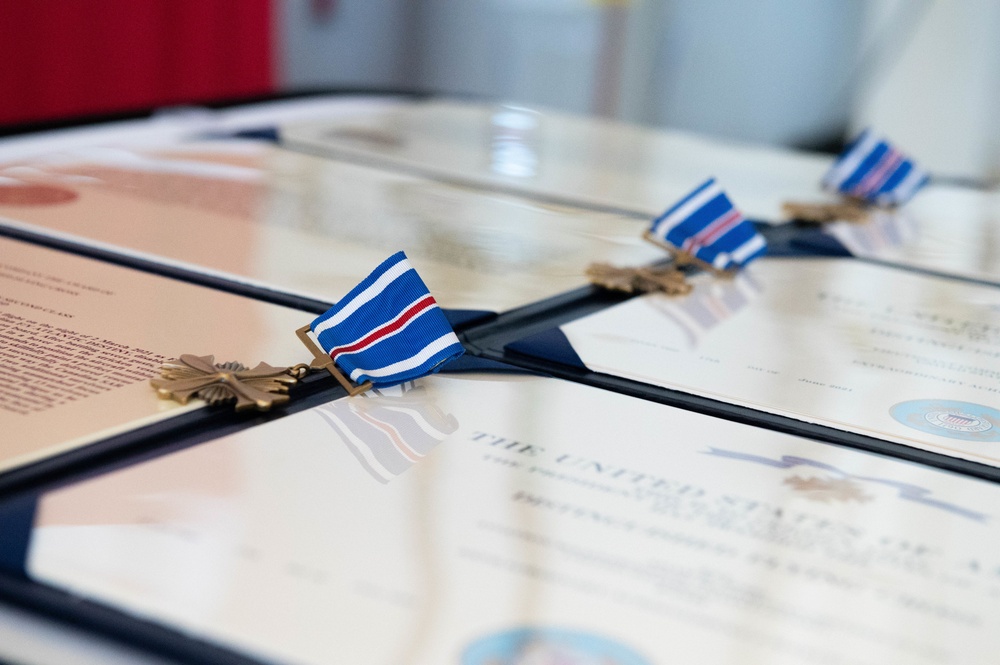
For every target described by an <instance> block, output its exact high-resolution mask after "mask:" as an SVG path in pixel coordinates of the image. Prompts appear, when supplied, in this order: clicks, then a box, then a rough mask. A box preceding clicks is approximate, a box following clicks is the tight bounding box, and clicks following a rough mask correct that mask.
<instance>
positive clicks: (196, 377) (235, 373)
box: [150, 354, 309, 411]
mask: <svg viewBox="0 0 1000 665" xmlns="http://www.w3.org/2000/svg"><path fill="white" fill-rule="evenodd" d="M160 370H161V372H162V375H163V378H162V379H152V380H150V383H151V384H152V385H153V388H155V389H156V392H157V394H158V395H159V396H160V398H161V399H174V400H176V401H178V402H180V403H181V404H187V403H188V400H189V399H191V397H193V396H197V397H200V398H201V399H203V400H205V401H206V402H208V403H209V404H221V403H223V402H229V401H233V400H235V401H236V410H237V411H245V410H247V409H257V410H258V411H267V410H268V409H270V408H271V406H272V405H274V404H283V403H285V402H287V401H288V386H290V385H293V384H295V383H297V382H298V380H299V379H301V378H302V377H303V376H305V375H306V374H307V373H308V372H309V367H308V366H307V365H296V366H295V367H272V366H271V365H268V364H267V363H259V364H258V365H257V366H256V367H254V368H253V369H248V368H247V367H245V366H243V365H242V364H240V363H238V362H227V363H222V364H215V357H214V356H194V355H190V354H185V355H182V356H181V357H180V359H178V360H173V361H170V362H168V363H165V364H164V365H163V367H161V368H160Z"/></svg>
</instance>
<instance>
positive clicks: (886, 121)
mask: <svg viewBox="0 0 1000 665" xmlns="http://www.w3.org/2000/svg"><path fill="white" fill-rule="evenodd" d="M911 15H912V16H913V17H914V18H912V19H910V18H909V17H910V16H911ZM903 19H908V20H909V21H910V22H913V23H914V25H913V29H912V31H911V35H910V38H909V39H908V40H896V43H895V44H893V48H892V49H889V50H888V52H887V53H885V54H884V57H882V58H880V60H879V61H878V62H875V63H873V64H874V65H875V66H874V67H873V69H872V71H871V72H870V73H869V80H868V82H867V85H865V86H864V87H863V88H862V89H861V90H859V96H858V102H857V108H856V110H855V113H854V122H853V126H854V129H860V128H863V127H866V126H872V127H875V128H877V129H878V130H880V131H881V132H882V133H884V134H886V135H887V136H889V138H890V139H891V140H892V141H893V143H895V144H896V145H898V146H900V147H901V148H902V149H903V150H905V151H907V152H909V153H910V154H912V155H913V156H914V157H915V158H916V159H917V160H918V161H919V162H920V163H921V164H922V165H924V166H926V167H927V168H929V169H930V170H931V172H932V173H935V174H941V175H953V176H964V177H972V178H991V177H992V178H996V177H997V176H1000V3H998V2H996V0H919V1H918V0H878V1H877V2H872V5H871V14H870V16H869V18H868V22H869V31H870V32H873V33H880V32H882V31H884V30H885V26H887V25H890V26H891V25H892V23H893V22H894V21H895V22H897V23H898V22H899V21H900V20H903Z"/></svg>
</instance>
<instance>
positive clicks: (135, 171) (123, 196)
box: [0, 139, 661, 312]
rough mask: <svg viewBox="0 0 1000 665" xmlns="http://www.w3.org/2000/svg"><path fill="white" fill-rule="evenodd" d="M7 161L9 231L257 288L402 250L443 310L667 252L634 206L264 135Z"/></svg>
mask: <svg viewBox="0 0 1000 665" xmlns="http://www.w3.org/2000/svg"><path fill="white" fill-rule="evenodd" d="M0 171H2V172H3V173H5V174H8V173H9V174H12V175H11V176H10V178H11V180H12V181H13V182H12V183H8V184H7V186H5V187H4V190H3V191H0V229H9V232H11V233H21V234H30V235H32V236H33V237H43V238H46V237H47V238H48V239H50V241H52V242H59V243H62V244H63V245H75V246H77V247H81V248H85V250H86V251H93V252H101V253H103V254H104V255H110V254H112V253H114V254H118V255H119V256H121V257H125V258H127V259H130V260H133V261H135V262H136V263H142V264H145V265H148V266H160V269H162V270H164V271H170V272H174V273H182V274H184V275H186V276H191V277H193V278H195V279H202V280H210V281H215V282H226V283H229V284H237V285H241V286H243V287H245V288H246V289H247V290H252V291H256V292H258V293H260V294H262V295H267V294H269V293H270V294H286V295H288V296H290V297H297V298H301V299H304V300H311V301H323V302H327V301H331V302H332V301H336V300H337V299H339V298H340V297H342V296H343V295H344V294H345V293H347V292H348V291H349V290H350V289H351V288H352V287H353V286H354V285H355V284H357V282H358V279H359V275H364V274H367V273H368V271H370V270H371V269H372V267H373V266H376V265H378V264H379V263H380V262H381V261H382V260H384V259H385V257H386V256H389V255H391V254H393V253H394V252H396V251H399V250H403V251H405V252H406V254H407V256H408V257H409V259H410V260H411V262H412V263H413V265H414V267H415V268H416V269H417V270H418V271H419V272H420V274H421V276H422V278H423V279H424V281H425V282H426V283H427V285H428V288H429V289H430V290H431V292H432V293H433V294H434V295H435V298H436V299H437V301H438V303H439V304H440V305H441V306H442V307H444V308H447V309H454V310H466V311H469V312H500V311H506V310H510V309H514V308H516V307H520V306H523V305H526V304H529V303H532V302H535V301H538V300H542V299H544V298H547V297H551V296H555V295H557V294H559V293H561V292H564V291H568V290H571V289H574V288H577V287H579V286H581V285H583V284H586V277H585V271H586V268H587V266H588V264H589V263H590V262H591V261H609V262H615V263H619V264H623V265H630V266H638V265H644V264H646V263H649V262H652V261H655V260H657V259H659V258H660V256H661V253H660V252H659V251H658V250H656V248H654V247H652V246H649V245H648V244H647V243H645V242H643V241H642V240H641V238H640V234H641V230H642V224H643V221H640V220H639V219H636V218H635V217H634V216H628V215H621V214H617V215H616V214H609V213H596V212H593V211H590V210H586V209H582V208H579V207H572V206H552V205H546V204H541V203H539V202H537V201H532V200H530V199H525V198H523V197H518V196H513V195H498V194H496V193H490V192H481V191H477V190H472V189H467V188H461V187H456V186H450V185H446V184H442V183H439V182H435V181H431V180H427V179H422V178H416V177H412V176H405V175H400V174H394V173H391V172H385V171H381V170H378V169H372V168H368V167H363V166H358V165H354V164H346V163H342V162H336V161H332V160H328V159H321V158H319V157H313V156H309V155H303V154H300V153H296V152H293V151H290V150H286V149H283V148H280V147H278V146H275V145H273V144H269V143H263V142H258V141H248V140H238V139H231V140H215V141H191V142H186V143H168V144H167V145H162V146H155V147H150V146H144V147H128V146H126V147H102V148H86V149H78V150H77V151H75V152H74V151H73V150H68V151H67V153H66V154H58V155H55V156H49V157H44V156H38V157H36V158H35V159H34V160H29V161H26V162H25V163H23V164H20V165H16V166H10V167H4V165H2V164H0ZM24 172H29V173H30V174H31V177H30V178H29V177H27V176H24V177H23V178H22V179H20V180H18V179H17V174H18V173H24ZM4 177H8V176H4ZM5 194H6V198H5ZM46 197H48V198H46Z"/></svg>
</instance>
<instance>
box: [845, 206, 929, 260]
mask: <svg viewBox="0 0 1000 665" xmlns="http://www.w3.org/2000/svg"><path fill="white" fill-rule="evenodd" d="M827 232H828V233H831V234H832V235H833V236H834V237H835V238H836V239H837V240H839V241H840V244H842V245H843V246H844V247H846V248H847V251H849V252H850V253H851V254H853V255H854V256H861V257H878V256H879V255H881V254H883V253H885V252H887V251H889V250H892V249H896V248H897V247H902V246H903V245H904V244H905V243H906V242H907V241H908V240H909V239H911V238H912V237H913V236H914V234H915V232H916V224H915V223H914V221H913V219H912V218H911V217H910V216H909V215H906V214H904V213H903V212H901V211H892V212H886V211H881V210H872V211H870V212H869V214H868V221H866V222H864V223H862V224H853V223H850V222H838V223H836V224H833V225H831V226H830V227H828V228H827Z"/></svg>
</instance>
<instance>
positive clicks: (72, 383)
mask: <svg viewBox="0 0 1000 665" xmlns="http://www.w3.org/2000/svg"><path fill="white" fill-rule="evenodd" d="M311 316H312V315H310V314H308V313H306V312H299V311H296V310H292V309H287V308H284V307H279V306H278V305H272V304H269V303H264V302H260V301H257V300H252V299H250V298H244V297H241V296H236V295H232V294H228V293H224V292H222V291H216V290H213V289H208V288H205V287H201V286H195V285H193V284H187V283H185V282H179V281H176V280H172V279H168V278H165V277H159V276H156V275H151V274H148V273H144V272H139V271H136V270H130V269H128V268H123V267H120V266H115V265H111V264H109V263H103V262H100V261H95V260H93V259H88V258H84V257H81V256H76V255H74V254H68V253H65V252H59V251H56V250H52V249H47V248H44V247H39V246H37V245H32V244H29V243H24V242H19V241H16V240H9V239H7V238H0V431H2V432H3V437H2V438H3V445H2V446H0V471H4V470H7V469H11V468H13V467H15V466H20V465H23V464H27V463H30V462H34V461H38V460H41V459H43V458H45V457H49V456H51V455H54V454H57V453H60V452H65V451H68V450H71V449H73V448H77V447H79V446H81V445H84V444H86V443H90V442H92V441H95V440H97V439H100V438H104V437H107V436H111V435H113V434H116V433H119V432H122V431H125V430H128V429H133V428H135V427H139V426H141V425H146V424H149V423H152V422H155V421H157V420H161V419H163V418H167V417H169V416H173V415H177V414H179V413H181V412H183V411H187V410H191V409H194V408H198V407H199V406H200V405H202V404H203V403H202V402H201V401H200V400H194V401H192V402H191V403H189V404H188V405H187V406H180V405H179V404H176V403H174V402H171V401H166V400H161V399H159V398H158V397H157V395H156V391H154V390H153V389H152V388H151V387H150V385H149V379H150V378H152V377H154V376H158V375H159V367H160V365H161V364H162V363H163V362H164V361H166V360H168V359H171V358H176V357H178V356H179V355H181V354H184V353H192V354H194V355H202V356H207V355H212V354H215V356H216V362H220V363H221V362H228V361H240V362H242V363H243V364H245V365H247V366H250V367H252V366H254V365H256V364H257V362H259V361H265V362H267V363H268V364H271V365H275V366H277V365H294V364H296V363H297V362H300V361H301V360H302V357H303V348H302V346H301V344H300V343H299V342H298V340H297V339H296V338H295V334H294V331H295V329H296V328H298V327H300V326H302V325H304V324H305V323H308V322H309V320H310V317H311Z"/></svg>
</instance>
